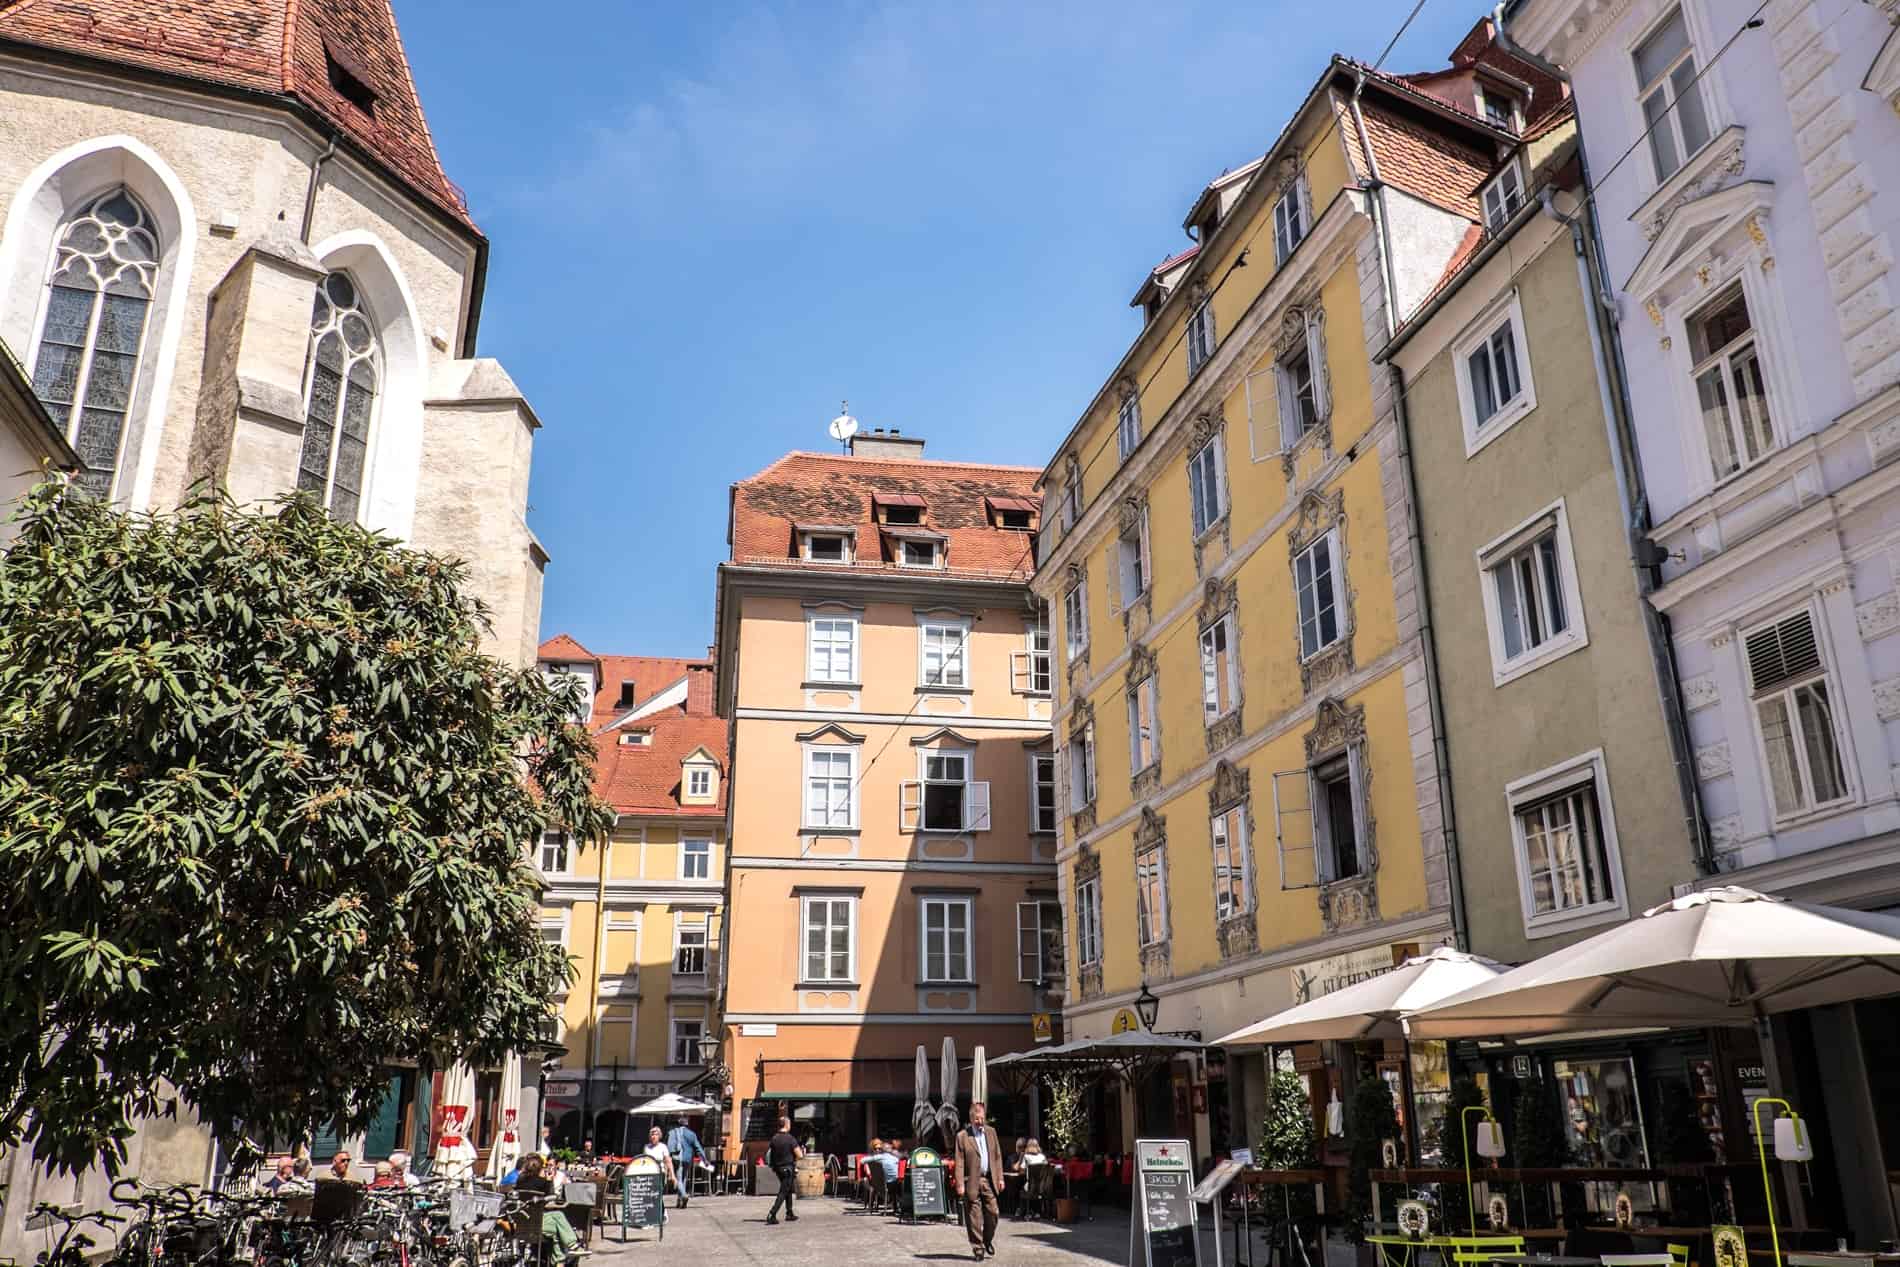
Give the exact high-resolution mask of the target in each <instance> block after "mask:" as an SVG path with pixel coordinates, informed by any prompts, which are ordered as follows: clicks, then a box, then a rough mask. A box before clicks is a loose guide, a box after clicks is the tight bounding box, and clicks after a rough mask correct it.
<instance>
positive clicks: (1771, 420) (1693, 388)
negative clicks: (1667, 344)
mask: <svg viewBox="0 0 1900 1267" xmlns="http://www.w3.org/2000/svg"><path fill="white" fill-rule="evenodd" d="M1731 291H1732V292H1736V293H1738V294H1740V296H1741V300H1742V308H1743V311H1745V312H1746V313H1747V314H1748V333H1747V334H1745V335H1740V336H1738V337H1736V338H1733V339H1730V340H1729V341H1728V342H1727V343H1725V344H1723V345H1722V346H1721V347H1719V348H1717V349H1715V350H1714V351H1712V352H1710V353H1709V354H1708V355H1707V356H1705V357H1703V358H1702V359H1700V360H1695V359H1693V358H1694V357H1695V334H1694V329H1695V326H1696V323H1697V322H1698V321H1699V320H1701V318H1702V316H1703V314H1705V313H1708V312H1710V311H1711V310H1713V309H1714V308H1715V307H1716V306H1717V305H1719V304H1721V303H1722V302H1723V301H1724V299H1725V298H1726V297H1727V296H1728V294H1729V293H1730V292H1731ZM1757 311H1758V310H1757V307H1756V302H1755V296H1754V294H1753V293H1751V288H1750V286H1749V285H1748V279H1747V278H1746V277H1745V276H1740V275H1738V276H1735V277H1732V278H1729V279H1728V280H1726V281H1723V282H1722V283H1720V284H1711V286H1710V287H1709V294H1708V298H1706V299H1705V300H1703V302H1701V303H1698V304H1697V305H1696V306H1695V307H1693V308H1691V309H1688V310H1686V311H1685V312H1684V313H1683V314H1682V328H1683V336H1684V344H1683V347H1684V354H1685V355H1686V356H1687V357H1689V358H1691V359H1690V361H1689V368H1688V373H1689V387H1688V390H1689V396H1690V398H1691V399H1692V400H1693V401H1694V402H1695V413H1694V418H1695V421H1696V426H1697V428H1698V430H1699V433H1700V435H1701V438H1702V447H1703V451H1704V453H1705V454H1706V455H1707V467H1706V469H1707V471H1708V478H1709V480H1710V481H1711V483H1712V484H1714V485H1722V484H1726V483H1728V482H1729V481H1730V480H1733V479H1737V478H1739V477H1741V476H1743V475H1745V474H1747V473H1748V472H1749V471H1751V470H1753V469H1755V468H1756V467H1758V466H1760V465H1761V464H1762V463H1763V462H1766V461H1767V460H1768V459H1769V458H1771V457H1773V456H1774V455H1775V454H1777V453H1779V452H1780V451H1781V450H1782V449H1783V448H1784V447H1786V445H1787V439H1786V436H1785V434H1784V431H1783V429H1782V427H1781V425H1780V423H1779V421H1778V419H1779V418H1780V417H1781V413H1782V411H1781V409H1780V408H1779V401H1778V399H1777V394H1776V392H1775V374H1774V369H1775V366H1774V362H1773V360H1772V359H1771V358H1770V356H1769V353H1768V348H1767V346H1766V342H1767V341H1766V338H1765V335H1766V333H1767V332H1766V331H1765V330H1764V329H1763V327H1762V322H1761V319H1760V317H1759V316H1757ZM1744 344H1746V345H1747V347H1746V350H1747V351H1751V352H1753V354H1754V360H1755V364H1756V367H1757V372H1758V373H1759V374H1760V375H1761V384H1762V390H1761V396H1760V397H1759V401H1760V406H1761V408H1763V409H1765V410H1766V411H1767V417H1766V418H1764V419H1763V420H1762V421H1763V422H1765V423H1766V424H1767V428H1768V437H1767V442H1766V443H1765V444H1764V445H1763V447H1762V451H1761V452H1760V453H1758V454H1756V455H1755V456H1754V457H1749V456H1748V454H1747V452H1746V445H1745V444H1744V443H1742V441H1743V440H1744V437H1743V435H1742V427H1743V424H1742V420H1741V416H1740V393H1738V392H1737V391H1736V390H1735V387H1736V373H1735V368H1736V363H1735V358H1736V357H1737V355H1738V354H1740V353H1741V352H1742V351H1744V350H1745V349H1744V347H1743V345H1744ZM1712 373H1713V374H1717V375H1718V376H1719V377H1720V378H1721V382H1722V390H1723V392H1724V393H1725V395H1726V397H1727V408H1726V410H1725V411H1724V420H1723V422H1724V430H1725V431H1726V432H1727V435H1728V441H1729V443H1730V444H1731V445H1734V446H1735V453H1736V457H1737V459H1738V464H1737V466H1736V467H1735V469H1734V470H1732V471H1718V470H1716V469H1715V450H1714V448H1713V447H1712V446H1711V445H1710V443H1709V434H1708V418H1707V415H1706V412H1705V410H1704V407H1703V405H1702V394H1701V390H1700V387H1701V382H1702V380H1703V379H1704V378H1706V377H1707V376H1708V375H1710V374H1712Z"/></svg>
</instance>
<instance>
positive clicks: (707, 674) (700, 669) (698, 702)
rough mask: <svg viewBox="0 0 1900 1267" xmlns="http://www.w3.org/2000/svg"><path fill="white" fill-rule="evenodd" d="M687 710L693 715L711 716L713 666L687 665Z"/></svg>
mask: <svg viewBox="0 0 1900 1267" xmlns="http://www.w3.org/2000/svg"><path fill="white" fill-rule="evenodd" d="M686 712H687V715H688V716H692V717H711V716H714V711H713V666H712V665H711V664H692V665H688V666H687V667H686Z"/></svg>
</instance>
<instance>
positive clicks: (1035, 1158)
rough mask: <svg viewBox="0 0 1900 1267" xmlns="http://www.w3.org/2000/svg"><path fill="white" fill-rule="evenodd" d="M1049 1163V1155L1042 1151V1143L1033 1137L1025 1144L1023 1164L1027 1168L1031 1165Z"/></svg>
mask: <svg viewBox="0 0 1900 1267" xmlns="http://www.w3.org/2000/svg"><path fill="white" fill-rule="evenodd" d="M1048 1164H1049V1156H1048V1154H1047V1153H1045V1152H1043V1151H1042V1145H1041V1144H1039V1143H1037V1142H1036V1141H1035V1140H1033V1139H1032V1140H1030V1141H1029V1142H1028V1143H1026V1144H1024V1145H1023V1155H1022V1165H1023V1168H1024V1169H1025V1170H1027V1169H1028V1168H1029V1167H1030V1166H1046V1165H1048Z"/></svg>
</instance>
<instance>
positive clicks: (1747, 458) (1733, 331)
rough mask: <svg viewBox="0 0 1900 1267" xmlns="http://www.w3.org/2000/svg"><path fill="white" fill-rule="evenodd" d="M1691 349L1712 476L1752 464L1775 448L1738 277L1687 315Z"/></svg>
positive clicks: (1756, 344)
mask: <svg viewBox="0 0 1900 1267" xmlns="http://www.w3.org/2000/svg"><path fill="white" fill-rule="evenodd" d="M1688 330H1689V351H1690V355H1691V356H1693V357H1694V358H1695V363H1694V364H1693V365H1692V366H1691V367H1690V370H1689V373H1690V376H1691V377H1693V378H1694V380H1695V391H1696V401H1697V404H1698V405H1700V406H1701V410H1702V427H1703V431H1704V433H1705V434H1706V436H1707V438H1708V444H1709V462H1710V464H1711V466H1712V467H1713V473H1714V476H1715V478H1716V479H1717V480H1718V481H1719V480H1725V479H1727V478H1728V477H1729V476H1731V475H1734V474H1736V473H1738V472H1740V471H1743V470H1746V469H1747V468H1749V467H1751V466H1753V465H1755V463H1757V462H1759V461H1761V460H1762V459H1763V458H1765V457H1767V456H1768V455H1769V454H1770V453H1772V452H1773V451H1774V450H1775V448H1776V447H1777V441H1776V438H1775V424H1774V419H1773V417H1772V416H1771V414H1770V411H1769V408H1768V384H1767V381H1766V379H1765V377H1764V375H1763V373H1762V359H1761V348H1760V343H1759V341H1758V340H1757V338H1756V335H1755V323H1754V320H1753V319H1752V318H1751V317H1750V316H1749V312H1748V297H1747V295H1746V293H1745V292H1744V291H1743V289H1742V283H1741V281H1740V280H1739V279H1738V280H1737V281H1735V282H1733V283H1731V284H1730V285H1729V286H1728V287H1727V288H1725V289H1724V290H1723V291H1722V293H1721V294H1719V295H1717V296H1716V297H1715V298H1714V299H1712V300H1710V301H1709V302H1708V303H1706V304H1704V305H1703V306H1702V307H1701V308H1700V309H1698V310H1697V311H1696V312H1695V313H1693V314H1692V315H1691V316H1690V317H1689V320H1688Z"/></svg>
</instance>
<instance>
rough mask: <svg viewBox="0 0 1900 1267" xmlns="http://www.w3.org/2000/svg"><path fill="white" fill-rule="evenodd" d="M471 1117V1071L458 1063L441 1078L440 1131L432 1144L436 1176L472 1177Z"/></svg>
mask: <svg viewBox="0 0 1900 1267" xmlns="http://www.w3.org/2000/svg"><path fill="white" fill-rule="evenodd" d="M474 1118H475V1071H474V1070H473V1069H470V1068H469V1067H468V1065H467V1064H465V1063H463V1062H462V1061H459V1060H458V1061H456V1062H455V1063H454V1064H452V1065H450V1066H449V1070H448V1072H447V1073H445V1074H443V1075H442V1130H441V1133H440V1134H438V1135H437V1136H436V1141H435V1174H436V1176H437V1177H439V1178H445V1179H459V1180H467V1179H473V1178H474V1177H475V1145H474V1143H473V1142H471V1141H470V1140H469V1137H468V1131H469V1128H470V1126H471V1125H472V1124H473V1122H474Z"/></svg>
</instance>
